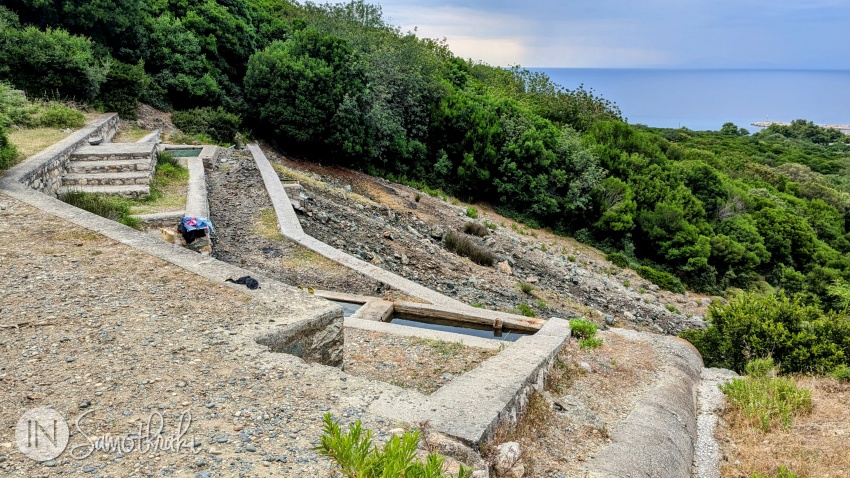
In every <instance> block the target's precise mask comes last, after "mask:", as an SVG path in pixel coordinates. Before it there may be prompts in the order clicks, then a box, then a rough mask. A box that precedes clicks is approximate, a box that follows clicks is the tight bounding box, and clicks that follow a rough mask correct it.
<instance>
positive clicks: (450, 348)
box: [412, 339, 464, 357]
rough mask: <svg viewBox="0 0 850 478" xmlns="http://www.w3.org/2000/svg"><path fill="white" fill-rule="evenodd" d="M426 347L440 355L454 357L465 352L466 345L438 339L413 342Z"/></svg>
mask: <svg viewBox="0 0 850 478" xmlns="http://www.w3.org/2000/svg"><path fill="white" fill-rule="evenodd" d="M412 343H419V344H422V345H424V346H426V347H430V348H432V349H433V350H434V351H435V352H437V353H438V354H440V355H442V356H444V357H454V356H456V355H457V354H459V353H460V352H462V351H463V348H464V345H463V344H461V343H459V342H447V341H445V340H436V339H421V341H418V340H417V341H413V342H412Z"/></svg>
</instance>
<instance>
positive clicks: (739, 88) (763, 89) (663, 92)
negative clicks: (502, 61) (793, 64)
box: [531, 68, 850, 131]
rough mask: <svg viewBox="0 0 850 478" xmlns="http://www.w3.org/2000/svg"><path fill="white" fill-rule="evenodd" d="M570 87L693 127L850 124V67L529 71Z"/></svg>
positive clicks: (672, 124)
mask: <svg viewBox="0 0 850 478" xmlns="http://www.w3.org/2000/svg"><path fill="white" fill-rule="evenodd" d="M531 70H532V71H540V72H543V73H546V74H548V75H549V76H550V77H551V78H552V80H553V81H554V82H556V83H558V84H561V85H563V86H564V87H566V88H570V89H575V88H577V87H578V86H579V85H584V87H585V88H586V89H593V91H594V92H595V93H596V94H599V95H602V96H603V97H604V98H605V99H608V100H610V101H613V102H615V103H616V104H617V105H618V106H619V107H620V109H621V111H622V113H623V116H624V117H625V118H626V119H627V120H628V122H629V123H632V124H645V125H648V126H654V127H662V128H679V127H686V128H689V129H692V130H695V131H699V130H719V129H720V128H721V127H722V126H723V124H724V123H727V122H732V123H735V124H736V125H738V126H744V127H755V128H760V127H761V126H759V123H762V121H760V120H759V119H760V118H765V117H770V118H782V119H784V120H787V121H792V120H795V119H805V120H808V121H812V122H814V123H815V124H819V125H833V126H837V128H835V129H840V130H842V131H844V128H843V127H844V126H847V125H848V124H850V70H768V69H756V70H741V69H733V70H717V69H613V68H532V69H531Z"/></svg>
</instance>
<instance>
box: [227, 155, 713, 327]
mask: <svg viewBox="0 0 850 478" xmlns="http://www.w3.org/2000/svg"><path fill="white" fill-rule="evenodd" d="M265 151H266V153H267V156H268V157H269V159H270V160H272V161H273V164H274V165H275V167H276V168H277V169H278V172H279V173H280V175H281V176H283V177H288V178H289V179H297V180H300V182H301V184H302V186H304V188H305V189H306V192H307V194H309V195H310V196H311V198H312V200H313V206H314V208H315V210H314V212H313V213H312V214H309V215H306V214H301V215H300V216H299V217H300V219H301V225H302V227H303V228H304V230H305V232H307V233H308V234H310V235H312V236H314V237H316V238H318V239H320V240H322V241H323V242H326V243H328V244H331V245H333V246H335V247H337V248H338V249H341V250H344V251H346V252H348V253H349V254H351V255H353V256H355V257H360V258H362V259H363V260H366V261H369V262H372V263H373V264H376V265H378V266H380V267H382V268H384V269H387V270H389V271H392V272H395V273H397V274H399V275H401V276H404V277H407V278H409V279H412V280H414V281H417V282H419V283H420V284H423V285H425V286H427V287H430V288H432V289H434V290H437V291H439V292H442V293H444V294H446V295H448V296H451V297H455V298H458V299H460V300H462V301H464V302H466V303H469V304H480V305H483V306H484V307H487V308H491V309H496V310H504V311H512V312H518V310H519V309H518V307H520V304H525V306H527V307H530V309H531V310H533V311H534V313H535V314H536V315H537V316H538V317H552V316H560V317H572V316H586V317H590V318H593V319H594V320H596V321H598V322H602V321H603V320H604V319H605V318H606V317H607V319H608V322H609V323H610V322H612V321H613V322H615V323H617V324H618V325H619V326H624V327H635V328H638V329H641V330H649V331H654V332H664V333H677V332H679V331H681V330H683V329H685V328H690V327H699V326H701V325H702V321H701V317H702V315H703V314H704V313H705V307H706V305H707V304H708V303H709V301H710V300H709V298H707V297H705V296H700V295H696V294H688V293H686V294H684V295H680V294H673V293H669V292H667V291H663V290H659V289H658V287H657V286H656V285H654V284H651V283H649V282H647V281H645V280H644V279H642V278H640V277H639V276H637V274H635V273H634V272H633V271H631V270H628V269H620V268H618V267H616V266H614V265H613V264H611V263H609V262H608V261H606V260H605V259H604V255H602V254H601V253H600V252H599V251H597V250H595V249H593V248H590V247H587V246H584V245H582V244H580V243H577V242H576V241H574V240H572V239H569V238H563V237H559V236H555V235H553V234H550V233H548V232H545V231H542V230H530V229H527V228H525V227H524V226H523V225H521V224H517V223H516V222H513V221H511V220H509V219H507V218H504V217H502V216H500V215H498V214H496V213H495V212H493V211H492V210H491V209H489V208H487V207H486V206H480V205H479V206H478V207H477V209H478V211H479V217H478V219H477V220H475V221H477V222H479V223H482V224H483V223H484V222H485V221H486V222H487V223H489V224H491V225H493V226H494V227H495V229H493V230H491V232H490V233H489V234H488V235H487V236H486V237H483V238H474V240H475V241H477V242H479V243H480V244H481V245H483V246H484V247H486V248H488V249H490V250H491V251H493V252H494V253H495V254H496V257H497V261H498V262H501V264H498V265H496V266H494V267H485V266H480V265H478V264H475V263H473V262H471V261H470V260H468V259H466V258H462V257H460V256H458V255H456V254H454V253H451V252H449V251H448V250H446V248H445V246H444V243H443V241H442V237H443V236H444V235H445V234H446V233H448V232H449V231H455V232H457V231H462V229H463V228H464V226H465V224H466V223H467V222H470V221H473V219H471V218H469V217H468V216H467V214H466V207H467V206H466V205H465V204H461V203H457V201H454V200H449V201H446V200H442V199H440V198H435V197H431V196H428V195H427V194H424V193H421V192H420V191H417V190H414V189H412V188H409V187H407V186H403V185H399V184H394V183H389V182H387V181H385V180H382V179H379V178H374V177H371V176H368V175H365V174H362V173H359V172H356V171H352V170H348V169H343V168H336V167H323V166H321V165H317V164H315V163H304V162H296V161H293V160H290V159H288V158H286V157H283V156H281V155H277V154H275V153H274V152H273V151H271V150H270V149H269V148H265ZM237 158H238V156H236V157H234V159H230V160H228V159H226V158H225V160H226V161H227V162H226V163H223V164H225V165H228V164H230V163H231V162H237V161H238V163H237V164H238V166H233V167H232V168H233V169H235V168H236V167H238V171H239V173H236V172H229V171H230V170H229V169H228V171H225V172H224V173H223V174H222V173H220V172H219V173H218V174H217V173H215V172H214V173H213V176H214V177H216V176H218V177H222V176H225V177H227V175H229V178H228V179H226V180H224V181H217V180H215V179H214V184H215V186H214V187H213V188H212V189H213V195H215V196H217V197H219V198H221V199H220V200H219V201H218V204H219V205H221V206H224V209H227V210H228V212H227V214H232V212H230V211H231V210H232V209H233V208H234V207H236V208H239V207H241V206H240V205H239V204H238V202H236V203H235V204H231V203H230V202H229V201H231V200H234V201H237V200H235V199H233V198H234V196H236V195H239V196H242V195H243V194H245V193H244V190H243V189H242V185H243V184H245V185H248V186H247V187H249V188H250V189H251V190H253V189H255V187H257V188H258V187H259V186H255V185H258V184H259V181H260V179H259V174H258V173H256V172H251V171H250V168H251V167H250V165H247V164H245V161H244V160H241V159H237ZM221 169H222V168H221V166H218V167H217V170H218V171H220V170H221ZM235 175H238V176H235ZM215 187H221V188H223V189H225V191H226V192H220V191H215ZM237 190H238V191H239V192H238V193H237ZM252 195H253V194H252ZM241 200H242V199H241V198H240V199H239V200H238V201H241ZM262 201H268V199H266V198H263V199H262ZM261 206H262V207H270V205H265V204H262V205H261ZM216 209H218V211H217V212H216V213H214V214H221V213H222V210H223V209H222V207H213V210H216ZM246 214H247V213H246ZM243 217H244V215H243ZM242 239H243V236H240V240H242ZM253 240H254V239H253V238H251V239H250V241H253ZM219 244H220V245H221V248H222V249H221V250H222V251H227V254H228V255H226V256H225V255H223V256H222V257H228V258H229V259H228V260H242V258H243V254H242V253H241V252H240V251H238V250H235V249H234V247H233V246H234V243H233V242H228V240H227V239H225V238H222V239H221V240H220V241H219ZM223 254H224V253H223ZM319 279H321V278H319V277H316V278H315V280H314V282H313V284H311V285H315V286H317V287H320V288H333V287H334V286H335V284H334V282H333V280H331V281H325V283H322V282H321V281H320V280H319ZM284 280H285V279H284ZM359 280H360V281H364V279H359ZM290 283H292V282H291V281H290ZM521 283H527V284H530V285H531V293H530V294H529V293H525V292H523V291H522V290H521V289H520V287H521V286H520V284H521ZM362 289H367V290H368V289H374V290H375V291H378V290H379V288H378V287H377V286H375V285H372V284H368V285H365V286H361V290H362ZM338 290H342V291H345V289H338Z"/></svg>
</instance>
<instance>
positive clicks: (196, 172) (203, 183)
mask: <svg viewBox="0 0 850 478" xmlns="http://www.w3.org/2000/svg"><path fill="white" fill-rule="evenodd" d="M188 163H189V191H188V192H187V193H186V216H195V217H210V204H209V201H208V199H207V176H206V173H205V172H204V161H203V159H201V158H189V161H188ZM213 226H215V225H214V224H213Z"/></svg>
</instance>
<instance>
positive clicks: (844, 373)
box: [830, 364, 850, 382]
mask: <svg viewBox="0 0 850 478" xmlns="http://www.w3.org/2000/svg"><path fill="white" fill-rule="evenodd" d="M830 375H832V377H833V378H835V379H836V380H838V381H839V382H850V366H848V365H847V364H841V365H839V366H837V367H835V368H834V369H832V372H830Z"/></svg>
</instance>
